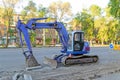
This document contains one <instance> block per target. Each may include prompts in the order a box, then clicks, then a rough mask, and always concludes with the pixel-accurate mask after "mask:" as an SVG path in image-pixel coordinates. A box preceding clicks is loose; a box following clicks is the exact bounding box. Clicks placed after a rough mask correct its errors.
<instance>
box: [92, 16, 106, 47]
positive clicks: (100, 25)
mask: <svg viewBox="0 0 120 80" xmlns="http://www.w3.org/2000/svg"><path fill="white" fill-rule="evenodd" d="M94 25H95V28H96V31H97V32H98V33H97V37H96V38H97V39H98V40H100V42H101V43H102V45H103V44H104V41H106V42H107V41H108V33H107V32H108V27H107V25H106V19H105V18H104V17H100V18H98V19H97V20H95V24H94Z"/></svg>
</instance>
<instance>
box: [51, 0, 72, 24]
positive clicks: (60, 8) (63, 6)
mask: <svg viewBox="0 0 120 80" xmlns="http://www.w3.org/2000/svg"><path fill="white" fill-rule="evenodd" d="M49 11H50V12H51V15H52V16H53V17H54V18H57V20H58V21H60V22H61V21H63V20H64V19H66V18H65V17H67V16H69V15H70V14H71V5H70V3H69V2H62V1H60V0H59V1H57V2H53V3H51V4H50V6H49Z"/></svg>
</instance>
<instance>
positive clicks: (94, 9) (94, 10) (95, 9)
mask: <svg viewBox="0 0 120 80" xmlns="http://www.w3.org/2000/svg"><path fill="white" fill-rule="evenodd" d="M89 11H90V15H91V16H92V19H93V30H94V31H93V35H94V38H96V36H97V31H96V28H95V26H94V24H95V23H94V21H95V19H96V18H98V17H99V16H100V15H101V8H100V7H99V6H97V5H92V6H90V8H89Z"/></svg>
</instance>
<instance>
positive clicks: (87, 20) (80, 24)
mask: <svg viewBox="0 0 120 80" xmlns="http://www.w3.org/2000/svg"><path fill="white" fill-rule="evenodd" d="M72 26H73V28H75V29H77V30H82V31H84V34H85V38H86V40H89V41H90V42H91V40H92V39H93V20H92V16H91V15H90V14H89V13H88V10H86V9H83V11H82V12H81V13H77V14H76V16H75V18H74V19H73V22H72Z"/></svg>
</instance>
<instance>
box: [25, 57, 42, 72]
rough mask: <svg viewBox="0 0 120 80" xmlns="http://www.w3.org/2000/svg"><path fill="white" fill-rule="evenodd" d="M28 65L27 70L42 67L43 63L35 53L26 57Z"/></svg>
mask: <svg viewBox="0 0 120 80" xmlns="http://www.w3.org/2000/svg"><path fill="white" fill-rule="evenodd" d="M26 65H27V68H26V70H34V69H39V68H41V65H40V64H39V63H38V62H37V60H36V59H35V57H34V56H33V55H31V56H30V57H29V58H26Z"/></svg>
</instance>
